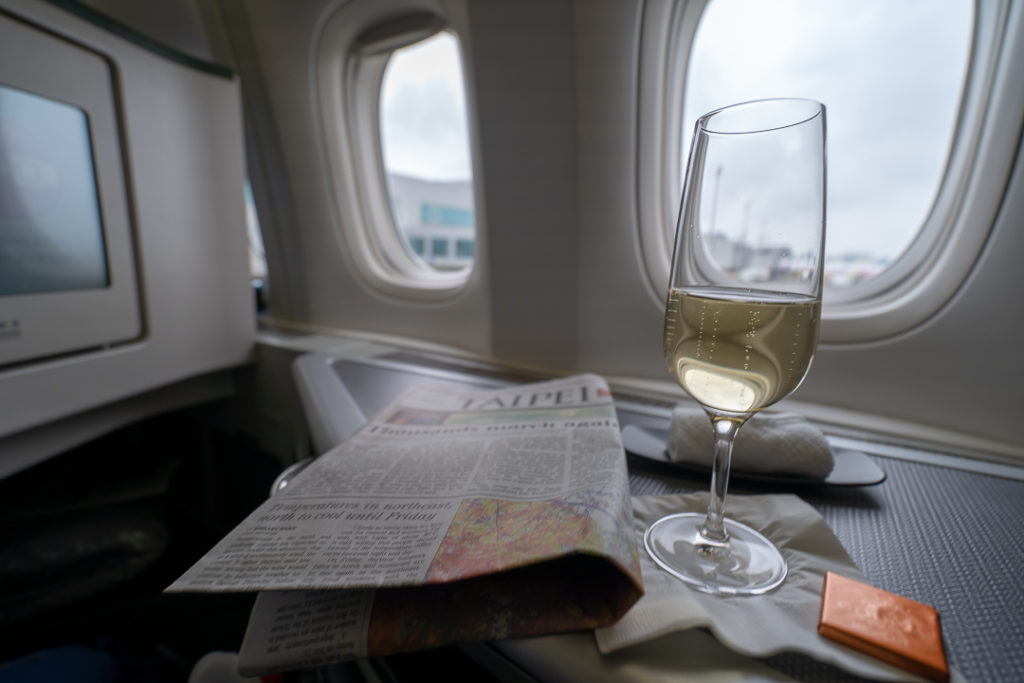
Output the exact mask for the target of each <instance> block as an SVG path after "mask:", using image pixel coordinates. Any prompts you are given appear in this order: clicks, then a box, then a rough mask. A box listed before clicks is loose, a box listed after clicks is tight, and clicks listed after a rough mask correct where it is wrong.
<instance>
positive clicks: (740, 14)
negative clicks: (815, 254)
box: [670, 0, 975, 300]
mask: <svg viewBox="0 0 1024 683" xmlns="http://www.w3.org/2000/svg"><path fill="white" fill-rule="evenodd" d="M974 20H975V17H974V6H973V3H972V2H970V1H969V0H896V1H893V0H827V1H826V2H822V1H821V0H785V1H781V0H780V1H778V2H771V3H766V2H762V0H711V2H710V3H709V4H708V5H707V7H706V8H705V10H704V12H703V15H702V16H701V18H700V23H699V25H698V28H697V32H696V35H695V37H694V40H693V44H692V48H691V52H690V60H689V64H688V69H687V75H686V84H685V92H684V99H683V120H682V132H681V134H680V142H681V145H682V147H683V149H682V151H681V159H682V166H683V171H682V173H685V164H686V159H687V155H688V147H689V142H690V137H691V134H692V130H693V126H694V122H695V121H696V119H697V118H698V117H699V116H701V115H702V114H704V113H706V112H708V111H711V110H713V109H716V108H718V107H721V106H725V105H728V104H732V103H734V102H738V101H744V100H752V99H759V98H763V97H775V96H802V97H810V98H813V99H817V100H819V101H821V102H823V103H824V104H825V105H826V107H827V109H828V163H829V168H828V184H829V195H828V219H827V220H828V244H827V247H826V270H825V278H826V285H825V287H826V297H828V296H829V295H831V296H832V297H833V298H845V299H846V300H851V299H852V298H853V293H854V289H855V288H856V291H858V292H860V291H863V285H864V284H865V283H868V282H869V281H871V280H874V279H876V278H878V277H879V276H881V275H882V274H883V273H885V272H886V271H887V270H888V269H889V268H890V266H892V265H893V264H895V263H896V262H897V261H898V260H899V259H900V258H901V256H903V255H904V254H907V253H908V249H909V247H910V246H911V245H912V243H913V242H914V241H915V239H918V238H919V236H920V239H928V238H929V235H927V234H925V233H924V232H922V226H925V224H926V221H927V219H928V217H929V214H930V212H931V211H932V207H933V204H934V202H935V200H936V196H937V193H938V191H939V188H940V184H941V183H942V181H943V177H944V175H945V172H946V167H947V163H948V160H949V157H950V153H951V147H952V143H953V137H954V133H955V132H956V126H957V117H958V114H959V112H960V105H961V99H962V97H963V89H964V85H965V77H966V73H967V69H968V66H969V60H970V50H971V40H972V34H973V31H974ZM680 177H682V174H681V176H680ZM676 201H678V198H676ZM674 208H678V207H674ZM674 227H675V226H674V225H671V226H670V228H673V229H674Z"/></svg>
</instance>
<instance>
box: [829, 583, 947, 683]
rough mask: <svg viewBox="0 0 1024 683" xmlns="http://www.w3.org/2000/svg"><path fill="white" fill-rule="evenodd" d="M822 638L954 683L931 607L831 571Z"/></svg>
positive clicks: (938, 626) (936, 620)
mask: <svg viewBox="0 0 1024 683" xmlns="http://www.w3.org/2000/svg"><path fill="white" fill-rule="evenodd" d="M818 633H820V634H821V635H823V636H825V637H826V638H831V639H832V640H836V641H838V642H840V643H843V644H844V645H849V646H850V647H852V648H854V649H857V650H860V651H861V652H865V653H867V654H869V655H871V656H872V657H877V658H878V659H881V660H882V661H885V662H888V663H890V664H893V665H894V666H898V667H900V668H901V669H905V670H907V671H910V672H911V673H914V674H917V675H918V676H922V677H924V678H927V679H929V680H933V681H942V682H943V683H944V682H945V681H948V680H949V667H948V666H947V665H946V653H945V651H944V650H943V647H942V629H941V627H940V625H939V613H938V612H937V611H936V610H935V608H934V607H932V606H931V605H925V604H924V603H921V602H917V601H915V600H911V599H910V598H905V597H903V596H902V595H896V594H895V593H890V592H889V591H885V590H882V589H881V588H875V587H874V586H869V585H867V584H865V583H861V582H860V581H854V580H853V579H848V578H846V577H845V576H840V575H839V574H834V573H832V572H827V573H826V574H825V587H824V589H823V591H822V597H821V617H820V619H819V620H818Z"/></svg>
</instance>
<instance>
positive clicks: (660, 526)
mask: <svg viewBox="0 0 1024 683" xmlns="http://www.w3.org/2000/svg"><path fill="white" fill-rule="evenodd" d="M824 243H825V107H824V105H822V104H820V103H818V102H815V101H813V100H806V99H769V100H757V101H753V102H745V103H742V104H737V105H733V106H730V107H725V108H723V109H718V110H715V111H713V112H711V113H708V114H705V115H704V116H702V117H700V119H698V120H697V124H696V127H695V129H694V135H693V144H692V147H691V149H690V158H689V162H688V166H687V172H686V181H685V183H684V187H683V200H682V206H681V209H680V212H679V222H678V224H677V226H676V237H675V247H674V249H673V255H672V270H671V276H670V279H669V288H668V297H667V303H666V306H665V329H664V346H663V350H664V353H665V358H666V361H667V363H668V367H669V371H670V373H671V374H672V376H673V377H674V378H675V380H676V381H677V382H678V383H679V384H680V386H681V387H682V388H683V389H684V390H685V391H686V392H687V393H688V394H689V395H690V396H691V397H693V398H694V399H695V400H696V401H697V402H698V403H700V404H701V406H703V408H704V410H705V411H706V412H707V414H708V416H709V417H710V418H711V427H712V429H713V430H714V435H715V447H714V448H715V451H714V460H713V464H712V471H711V492H710V500H709V503H708V509H707V513H706V514H702V513H679V514H673V515H668V516H666V517H663V518H661V519H659V520H657V521H656V522H655V523H654V524H652V525H651V526H650V527H649V528H648V529H647V531H646V533H645V535H644V545H645V547H646V548H647V552H648V553H649V554H650V555H651V557H652V558H653V559H654V560H655V561H656V562H657V563H658V564H659V565H660V566H661V567H662V568H664V569H666V570H667V571H669V572H671V573H672V574H674V575H675V576H676V577H678V578H680V579H682V580H683V581H685V582H686V583H687V584H689V585H690V586H692V587H694V588H697V589H698V590H701V591H704V592H707V593H713V594H723V595H755V594H760V593H766V592H768V591H770V590H772V589H774V588H776V587H778V586H779V585H780V584H782V582H783V581H784V580H785V578H786V571H787V569H786V562H785V559H784V558H783V557H782V554H781V553H780V552H779V550H778V549H777V548H776V547H775V546H774V545H773V544H772V543H771V541H769V540H768V539H767V538H765V536H763V535H762V534H761V533H759V532H758V531H756V530H754V529H752V528H751V527H749V526H747V525H745V524H741V523H739V522H737V521H735V520H732V519H728V518H726V517H725V516H724V511H725V497H726V490H727V488H728V485H729V462H730V459H731V456H732V447H733V440H734V439H735V437H736V433H737V431H738V430H739V429H740V427H741V426H742V425H743V423H744V422H745V421H746V420H747V419H749V418H750V417H751V416H752V415H754V414H755V413H756V412H757V411H759V410H762V409H764V408H767V407H768V406H770V405H772V404H774V403H776V402H777V401H779V400H781V399H783V398H785V397H786V396H787V395H789V394H790V393H791V392H792V391H794V390H795V389H796V388H797V386H799V385H800V383H801V382H802V381H803V378H804V376H805V375H806V374H807V370H808V368H809V367H810V364H811V359H812V358H813V356H814V351H815V347H816V345H817V341H818V321H819V318H820V312H821V289H822V272H821V269H822V266H823V258H824Z"/></svg>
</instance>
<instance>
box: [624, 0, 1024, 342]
mask: <svg viewBox="0 0 1024 683" xmlns="http://www.w3.org/2000/svg"><path fill="white" fill-rule="evenodd" d="M707 4H708V1H707V0H675V1H673V2H666V3H659V4H650V5H648V6H647V7H646V8H645V11H644V17H643V23H642V38H641V44H640V59H639V97H638V113H637V120H638V124H639V130H638V139H637V186H636V187H637V191H636V196H637V200H638V207H637V215H638V220H639V225H640V242H641V250H642V255H643V260H644V263H645V266H646V271H647V279H648V284H649V286H650V288H651V293H652V295H653V296H654V299H655V301H656V302H657V304H658V305H659V306H661V305H663V301H662V298H663V296H664V292H665V291H666V288H667V286H668V267H669V266H668V261H669V256H670V249H671V245H670V241H671V237H670V232H671V231H670V230H668V229H667V227H668V226H673V227H674V225H675V220H676V218H675V215H674V211H675V210H677V209H678V206H677V204H676V205H675V206H674V203H677V202H678V195H679V192H680V190H679V188H680V187H681V177H680V176H681V174H680V172H679V167H680V163H679V151H678V150H680V149H681V144H680V142H681V139H680V135H681V131H680V128H681V127H680V125H679V122H680V121H681V120H682V112H683V97H684V94H685V76H686V73H687V68H688V65H689V56H690V47H691V45H692V42H693V40H694V37H695V35H696V32H697V29H698V27H699V23H700V17H701V14H702V13H703V11H704V8H705V7H706V6H707ZM1021 12H1024V9H1022V7H1021V4H1020V3H1017V4H1013V3H1010V2H1008V1H1007V0H995V1H994V2H985V3H980V2H975V3H974V16H975V26H974V36H973V39H972V44H971V51H970V57H969V63H968V67H967V74H966V77H965V81H964V84H965V85H964V91H963V96H962V100H961V107H960V111H959V113H958V115H957V120H956V125H955V132H954V136H953V141H952V145H951V150H950V154H949V156H948V158H947V165H946V169H945V171H944V173H943V176H942V180H941V181H940V184H939V189H938V192H937V193H936V197H935V201H934V202H933V204H932V208H931V210H930V211H929V213H928V215H927V217H926V218H925V223H924V225H923V226H922V228H921V230H920V231H919V232H918V234H917V236H916V237H915V238H914V240H913V242H912V243H911V244H910V246H909V247H908V248H907V250H906V251H905V252H904V254H903V255H901V256H900V258H899V259H897V260H896V261H895V262H894V263H893V265H892V266H891V267H890V268H888V269H887V270H886V271H885V272H884V273H882V274H880V275H879V276H878V277H876V278H874V279H872V280H870V281H868V282H866V283H864V284H863V285H862V286H855V287H851V288H850V290H851V291H848V292H846V293H845V294H842V295H839V296H835V295H833V296H830V298H829V300H828V301H827V302H826V305H825V306H824V307H823V311H822V324H821V342H822V343H823V344H828V343H836V344H839V343H858V342H869V341H876V340H880V339H884V338H888V337H892V336H896V335H899V334H903V333H906V332H908V331H910V330H912V329H914V328H915V327H917V326H919V325H921V324H923V323H925V322H927V321H928V320H929V319H930V318H931V317H932V316H934V315H935V314H936V313H937V312H938V311H940V310H941V309H942V307H943V306H945V305H946V304H947V303H948V301H949V300H950V299H951V298H952V297H953V296H955V295H956V293H957V291H959V289H960V288H961V287H962V285H963V283H964V282H965V280H966V279H967V277H968V276H969V274H970V272H971V269H972V268H973V267H974V264H975V262H976V261H977V259H978V258H979V256H980V255H981V253H982V251H983V249H984V247H985V244H986V243H987V241H988V237H989V233H990V232H991V229H992V226H993V225H994V223H995V218H996V216H997V214H998V212H999V208H1000V205H1001V203H1002V197H1003V194H1004V191H1005V186H1006V182H1007V181H1008V178H1009V175H1010V172H1011V170H1012V167H1013V164H1014V162H1015V159H1016V152H1017V142H1018V139H1019V136H1020V132H1021V120H1022V118H1024V89H1021V88H1020V87H1019V83H1018V81H1019V77H1018V78H1016V79H1015V78H1014V73H1017V74H1019V73H1021V72H1022V70H1024V17H1022V16H1021ZM979 225H981V226H983V229H979V228H978V226H979Z"/></svg>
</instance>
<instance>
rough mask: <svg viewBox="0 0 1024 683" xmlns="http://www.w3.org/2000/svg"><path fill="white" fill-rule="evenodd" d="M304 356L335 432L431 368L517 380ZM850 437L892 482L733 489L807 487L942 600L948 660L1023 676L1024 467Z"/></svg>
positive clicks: (637, 485)
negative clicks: (974, 464) (340, 396)
mask: <svg viewBox="0 0 1024 683" xmlns="http://www.w3.org/2000/svg"><path fill="white" fill-rule="evenodd" d="M305 360H306V361H308V362H306V363H305V367H304V368H303V367H300V365H301V364H300V365H297V366H296V368H297V370H296V374H297V379H298V381H299V385H300V390H301V391H303V392H305V394H304V398H305V399H306V401H307V404H306V409H307V413H308V417H310V419H311V422H312V426H313V427H314V432H316V431H317V429H321V431H323V434H322V435H321V437H320V439H321V440H322V441H325V442H326V441H335V442H336V441H338V440H341V439H343V438H346V435H345V433H344V432H345V431H346V430H351V429H352V428H353V426H354V425H357V424H358V423H361V421H362V419H363V416H364V415H370V414H374V413H375V412H376V411H377V410H380V409H381V408H383V407H384V406H385V405H386V404H387V403H388V402H389V401H390V400H391V399H392V398H394V397H396V396H397V395H398V394H399V393H400V392H401V391H403V390H404V389H405V388H407V387H408V386H411V385H412V384H413V383H415V382H418V381H422V380H423V379H424V378H425V377H429V378H430V379H431V380H434V381H439V380H440V381H450V382H454V383H460V384H476V385H479V384H485V385H486V384H495V383H506V382H508V381H515V379H510V378H509V377H508V376H507V375H504V374H503V373H502V371H500V370H498V369H493V368H488V367H486V366H476V365H468V364H464V363H462V362H461V361H445V360H443V359H438V358H431V357H428V356H419V355H413V354H407V353H394V354H390V355H386V356H384V357H381V358H377V359H370V360H358V359H356V360H350V359H348V360H347V359H336V360H332V359H330V358H327V359H325V358H324V357H322V356H320V357H317V358H307V359H305ZM303 375H305V377H303ZM519 379H522V378H519ZM339 382H340V383H341V385H343V386H344V387H345V390H346V391H347V392H348V393H349V394H350V395H351V398H354V399H355V404H357V406H358V410H359V411H361V413H362V415H356V416H355V419H354V420H353V419H352V416H349V417H348V418H345V419H344V420H342V422H343V423H344V424H342V423H339V424H338V425H336V427H335V428H334V429H333V431H332V428H331V425H329V424H319V423H323V422H329V421H330V420H332V419H335V418H334V417H331V414H332V406H334V405H335V400H336V398H337V396H334V395H331V393H332V392H336V391H337V389H338V387H337V386H335V385H336V384H337V383H339ZM318 402H320V403H319V407H318V405H317V403H318ZM616 404H617V407H618V411H619V420H620V423H621V424H622V425H623V426H625V425H626V424H636V425H638V426H648V427H651V426H655V427H661V428H666V427H667V423H668V417H667V414H668V413H667V412H666V408H669V409H670V407H671V404H669V403H661V404H660V405H658V402H654V403H652V402H651V401H650V399H646V398H637V397H633V396H627V395H619V394H616ZM318 411H319V413H321V416H320V417H319V418H318V417H317V413H318ZM334 415H335V416H336V415H337V413H334ZM316 438H317V436H316V434H314V439H315V440H316ZM846 441H848V442H849V440H848V439H847V440H846ZM323 445H324V444H323V443H321V444H319V447H322V446H323ZM844 446H846V447H854V448H859V449H860V450H862V451H863V452H865V453H868V454H869V456H870V457H871V458H873V459H874V460H875V462H876V463H877V464H878V465H879V466H880V467H881V468H882V469H883V470H884V471H885V473H886V478H885V481H883V482H882V483H880V484H876V485H873V486H863V487H859V486H849V487H843V486H799V487H796V489H794V488H792V487H789V488H787V486H786V485H784V484H771V483H761V484H759V483H751V482H748V481H734V482H733V483H732V484H731V485H730V493H745V492H746V493H765V492H794V493H797V494H798V495H800V496H801V497H802V498H803V499H804V500H806V501H807V502H808V503H810V504H811V505H813V506H814V507H815V508H816V509H817V510H818V511H819V512H820V513H821V514H822V515H823V516H824V518H825V520H826V521H827V522H828V523H829V525H830V526H831V527H832V529H833V530H834V531H835V533H836V535H837V536H838V537H839V539H840V541H842V543H843V545H844V546H845V547H846V549H847V552H848V553H849V554H850V556H851V558H852V559H853V561H854V562H855V563H856V564H857V565H858V567H860V569H861V570H862V571H863V572H864V574H865V575H866V577H867V578H868V579H869V581H870V582H871V583H872V584H874V585H876V586H878V587H880V588H884V589H886V590H890V591H893V592H896V593H899V594H901V595H906V596H908V597H910V598H913V599H915V600H919V601H921V602H925V603H928V604H931V605H933V606H935V607H936V609H938V611H939V613H940V615H941V619H942V625H943V635H944V640H945V644H946V650H947V656H948V659H949V661H950V664H951V665H952V666H953V667H955V668H956V669H957V670H958V671H959V673H960V674H961V675H962V676H963V677H964V678H965V679H966V680H968V681H972V682H973V681H985V682H987V681H1024V581H1022V578H1021V573H1022V570H1024V475H1022V474H1021V472H1024V470H1017V469H1015V468H1006V467H1003V468H988V469H989V470H990V471H995V472H996V473H997V474H986V473H981V472H978V471H971V469H964V468H963V467H957V466H949V465H950V463H953V464H956V463H959V464H961V465H963V466H964V467H967V468H970V467H971V464H970V463H969V462H968V461H959V460H957V459H953V458H948V457H942V456H939V457H937V458H935V459H936V460H938V461H941V462H943V463H944V464H943V465H936V464H925V463H923V462H920V460H922V459H925V460H927V459H928V458H929V454H927V453H922V452H916V453H909V456H910V457H911V458H913V459H907V458H906V457H905V456H906V455H907V454H906V453H904V454H903V455H902V456H901V457H886V455H885V454H886V453H887V452H888V453H890V454H891V453H892V452H894V451H897V450H899V449H893V448H887V447H886V446H885V445H884V444H872V443H869V442H859V443H858V442H853V443H845V444H844ZM904 450H905V449H904ZM629 467H630V487H631V491H632V493H633V495H654V494H663V493H677V492H685V491H694V490H701V491H703V490H706V489H707V487H708V484H709V478H708V476H707V475H702V474H691V473H687V472H685V471H680V470H679V469H677V468H672V467H670V466H667V465H662V464H658V463H653V462H651V461H649V460H646V459H644V458H637V457H632V456H631V457H630V459H629ZM982 469H984V468H982ZM765 662H766V663H767V664H769V665H770V666H772V667H774V668H776V669H778V670H781V671H783V672H784V673H786V674H788V675H790V676H792V677H794V678H796V679H798V680H809V681H816V680H850V677H849V676H848V675H846V674H845V673H844V672H842V671H839V670H836V669H833V668H831V667H828V666H824V665H821V664H819V663H818V662H816V661H814V660H811V659H809V658H806V657H802V656H798V655H782V656H778V657H773V658H771V659H769V660H765Z"/></svg>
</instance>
